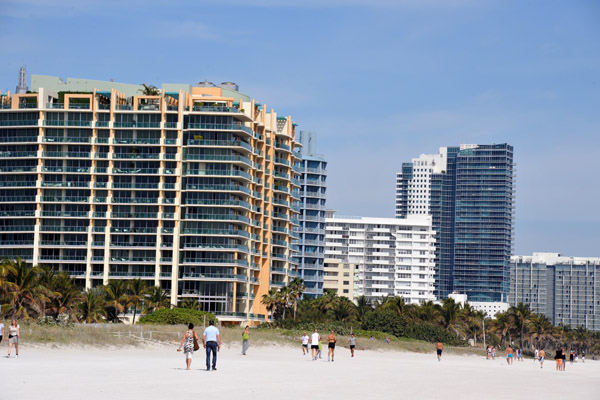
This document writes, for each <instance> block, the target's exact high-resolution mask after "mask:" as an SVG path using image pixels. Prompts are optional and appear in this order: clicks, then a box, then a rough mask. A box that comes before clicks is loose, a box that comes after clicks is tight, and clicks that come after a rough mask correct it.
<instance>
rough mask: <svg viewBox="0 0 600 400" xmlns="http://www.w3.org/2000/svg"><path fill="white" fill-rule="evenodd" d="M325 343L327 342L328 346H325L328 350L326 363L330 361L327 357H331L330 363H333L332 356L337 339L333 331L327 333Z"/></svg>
mask: <svg viewBox="0 0 600 400" xmlns="http://www.w3.org/2000/svg"><path fill="white" fill-rule="evenodd" d="M327 342H329V345H328V346H327V347H328V348H329V350H328V351H327V361H330V359H329V357H331V361H333V356H334V353H335V343H336V342H337V337H336V336H335V333H333V331H331V333H329V336H327Z"/></svg>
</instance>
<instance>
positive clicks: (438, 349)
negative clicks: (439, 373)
mask: <svg viewBox="0 0 600 400" xmlns="http://www.w3.org/2000/svg"><path fill="white" fill-rule="evenodd" d="M442 351H444V344H443V343H442V342H437V343H436V344H435V352H436V353H437V360H438V362H440V361H441V360H442Z"/></svg>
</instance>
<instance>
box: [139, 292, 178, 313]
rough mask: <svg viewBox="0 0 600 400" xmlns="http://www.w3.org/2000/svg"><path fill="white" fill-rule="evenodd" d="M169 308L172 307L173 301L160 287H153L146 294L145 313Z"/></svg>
mask: <svg viewBox="0 0 600 400" xmlns="http://www.w3.org/2000/svg"><path fill="white" fill-rule="evenodd" d="M169 307H171V301H170V300H169V296H168V295H167V293H166V292H165V291H164V290H162V288H161V287H160V286H151V287H150V289H149V290H148V291H147V293H146V300H145V301H144V310H143V313H144V314H150V313H152V312H154V311H156V310H162V309H163V308H169Z"/></svg>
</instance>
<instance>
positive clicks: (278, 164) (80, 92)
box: [0, 75, 300, 322]
mask: <svg viewBox="0 0 600 400" xmlns="http://www.w3.org/2000/svg"><path fill="white" fill-rule="evenodd" d="M41 84H44V85H46V86H47V87H43V86H40V85H41ZM121 90H123V91H121ZM143 90H144V89H143V88H142V87H141V86H138V85H128V84H117V83H114V82H102V81H87V80H69V81H67V82H64V81H62V80H60V79H58V78H53V77H45V76H36V75H34V76H33V77H32V91H33V93H29V94H12V95H11V94H10V93H2V94H0V172H2V174H1V176H0V258H15V257H21V258H23V259H25V260H27V261H28V262H30V263H33V264H45V265H49V266H51V267H53V268H55V269H56V270H59V271H66V272H68V273H69V274H70V275H71V276H73V277H75V278H76V280H77V282H78V283H79V284H81V285H82V286H85V287H88V288H89V287H94V286H97V285H101V284H106V283H107V282H108V280H109V279H133V278H141V279H144V280H147V282H148V283H149V284H151V285H158V286H160V287H162V288H163V289H165V290H166V291H168V292H169V293H170V296H171V302H172V303H173V304H177V303H178V302H180V301H181V300H183V299H185V298H195V299H198V301H199V302H200V304H201V306H202V309H204V310H206V311H210V312H213V313H215V314H217V315H218V316H219V318H220V319H221V320H222V321H231V322H241V321H248V320H249V321H253V322H259V321H261V320H264V319H265V317H266V310H265V307H264V306H263V305H262V304H261V303H260V298H261V296H262V295H263V294H265V293H267V292H268V290H269V288H273V287H274V288H278V287H282V286H284V285H285V284H286V283H287V282H288V281H289V280H290V279H292V278H293V277H296V276H299V275H298V265H297V262H296V259H295V257H294V255H295V250H294V248H293V247H292V246H291V243H292V240H293V239H295V238H297V237H296V236H295V234H294V233H293V230H294V228H295V227H297V226H299V221H298V219H297V217H298V209H299V200H300V192H299V177H300V175H299V170H298V165H297V163H298V162H299V155H298V153H296V152H294V150H293V148H294V146H295V145H296V144H295V137H296V136H295V135H296V132H295V129H296V128H295V123H294V122H293V121H292V119H291V117H289V116H285V117H284V116H280V115H278V114H277V113H276V112H275V111H274V110H273V109H270V108H268V107H267V106H266V105H263V104H260V103H258V102H257V101H255V100H253V99H251V98H250V97H249V96H247V95H245V94H243V93H241V92H240V91H239V90H238V88H237V85H235V84H231V83H224V84H221V85H213V84H211V83H208V82H203V83H201V84H198V85H194V86H193V85H183V84H182V85H179V84H164V85H163V86H162V90H161V91H160V92H159V93H152V94H143Z"/></svg>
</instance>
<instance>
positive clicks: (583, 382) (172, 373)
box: [0, 344, 600, 400]
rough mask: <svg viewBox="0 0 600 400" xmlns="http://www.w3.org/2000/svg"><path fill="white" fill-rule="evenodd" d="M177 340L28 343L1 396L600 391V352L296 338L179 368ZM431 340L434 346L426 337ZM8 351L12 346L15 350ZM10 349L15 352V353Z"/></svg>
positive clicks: (517, 395) (591, 395) (591, 394)
mask: <svg viewBox="0 0 600 400" xmlns="http://www.w3.org/2000/svg"><path fill="white" fill-rule="evenodd" d="M176 347H177V345H176V344H173V345H172V346H164V345H151V346H146V347H144V348H131V347H129V348H123V349H114V348H113V349H101V348H87V349H86V348H74V347H68V346H63V347H58V348H52V347H43V346H37V347H27V346H23V348H22V349H21V356H20V358H18V359H15V358H10V359H7V358H0V376H1V377H2V382H3V388H2V391H0V393H1V394H0V399H19V400H21V399H60V400H71V399H77V400H82V399H83V400H95V399H175V398H181V399H183V398H186V397H189V396H192V398H211V399H232V398H241V397H246V398H248V399H265V400H267V399H330V400H331V399H398V398H409V399H415V400H419V399H456V400H458V399H460V400H463V399H467V400H468V399H477V400H481V399H511V400H515V399H537V398H544V399H566V398H578V399H600V361H591V360H588V361H586V363H585V364H583V363H581V362H579V363H577V364H574V365H571V364H568V365H567V368H566V369H567V370H566V372H557V371H555V369H554V368H555V364H554V360H548V361H547V362H546V364H545V366H544V369H540V367H539V363H535V362H533V361H532V360H525V361H524V362H521V363H517V362H515V363H514V365H513V366H510V367H509V366H507V365H506V361H505V360H504V359H502V358H496V360H495V361H492V360H486V359H485V357H476V356H458V355H447V354H445V355H444V356H443V358H442V361H441V362H439V363H438V361H437V360H436V357H435V354H434V352H433V351H432V352H431V354H417V353H402V352H396V351H360V350H358V351H357V352H356V356H355V357H354V358H350V351H349V350H348V349H345V348H340V347H338V348H337V349H336V350H337V357H336V359H335V362H327V355H326V350H327V349H324V351H323V357H324V359H322V360H318V361H311V357H310V355H307V356H303V355H302V350H301V348H300V346H298V347H295V348H292V347H286V346H281V345H273V346H264V347H250V350H249V351H248V355H247V356H242V355H241V354H240V348H239V346H235V347H230V348H227V347H224V348H223V349H222V350H221V352H220V353H219V359H218V363H217V369H218V371H210V372H208V371H206V370H205V368H206V366H205V355H204V352H203V349H202V348H201V349H200V351H198V352H196V353H195V355H194V359H193V362H192V370H191V371H186V370H185V361H184V357H183V355H182V353H177V352H176V351H175V349H176ZM432 348H433V346H432ZM13 354H14V353H13ZM13 357H14V355H13Z"/></svg>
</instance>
